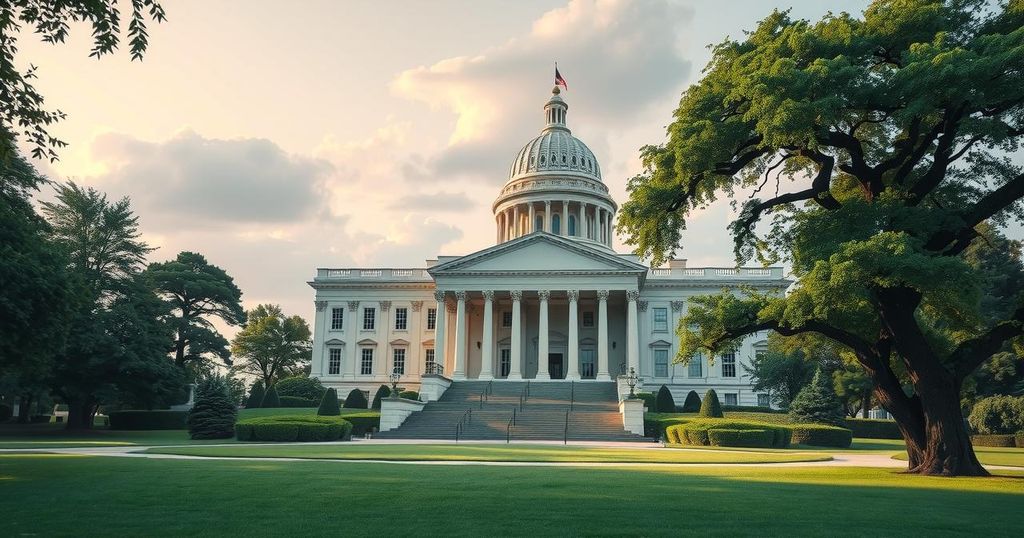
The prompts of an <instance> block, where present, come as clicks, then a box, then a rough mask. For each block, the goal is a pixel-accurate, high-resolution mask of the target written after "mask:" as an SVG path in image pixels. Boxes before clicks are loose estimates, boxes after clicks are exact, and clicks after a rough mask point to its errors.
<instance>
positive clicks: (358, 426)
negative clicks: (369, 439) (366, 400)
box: [342, 411, 380, 436]
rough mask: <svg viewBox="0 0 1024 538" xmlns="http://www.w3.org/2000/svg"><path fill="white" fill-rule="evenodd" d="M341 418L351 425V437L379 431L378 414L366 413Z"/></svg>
mask: <svg viewBox="0 0 1024 538" xmlns="http://www.w3.org/2000/svg"><path fill="white" fill-rule="evenodd" d="M342 418H344V419H345V420H347V421H349V422H351V423H352V435H358V436H363V435H366V434H367V433H372V432H375V431H378V430H380V413H375V412H373V411H366V412H365V413H352V414H350V415H345V416H344V417H342Z"/></svg>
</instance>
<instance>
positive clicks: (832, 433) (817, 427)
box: [789, 400, 853, 448]
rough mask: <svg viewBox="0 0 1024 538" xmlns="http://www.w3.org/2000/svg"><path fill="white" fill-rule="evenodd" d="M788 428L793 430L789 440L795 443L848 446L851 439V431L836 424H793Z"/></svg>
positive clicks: (837, 446)
mask: <svg viewBox="0 0 1024 538" xmlns="http://www.w3.org/2000/svg"><path fill="white" fill-rule="evenodd" d="M794 401H795V400H794ZM789 429H790V431H792V432H793V436H792V438H791V441H792V443H794V444H797V445H810V446H827V447H835V448H848V447H849V446H850V443H851V442H852V441H853V432H852V431H850V430H848V429H846V428H840V427H838V426H827V425H824V424H794V425H792V426H789Z"/></svg>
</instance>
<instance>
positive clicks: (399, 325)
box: [395, 308, 409, 331]
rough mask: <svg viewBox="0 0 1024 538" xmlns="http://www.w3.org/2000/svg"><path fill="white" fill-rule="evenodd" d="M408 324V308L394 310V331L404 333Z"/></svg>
mask: <svg viewBox="0 0 1024 538" xmlns="http://www.w3.org/2000/svg"><path fill="white" fill-rule="evenodd" d="M408 324H409V309H408V308H396V309H395V330H396V331H404V330H405V329H406V328H407V326H408Z"/></svg>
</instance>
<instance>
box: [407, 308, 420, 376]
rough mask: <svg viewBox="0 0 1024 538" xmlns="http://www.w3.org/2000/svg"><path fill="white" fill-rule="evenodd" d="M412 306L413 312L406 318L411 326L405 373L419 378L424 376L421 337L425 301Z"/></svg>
mask: <svg viewBox="0 0 1024 538" xmlns="http://www.w3.org/2000/svg"><path fill="white" fill-rule="evenodd" d="M410 306H411V307H412V312H411V313H410V314H409V317H408V318H406V323H408V324H409V349H407V350H406V351H405V353H406V356H405V373H406V374H409V375H413V376H418V375H422V374H423V351H422V348H423V346H421V345H420V342H422V341H423V338H422V337H421V335H420V325H421V321H420V316H422V314H421V312H422V310H423V301H412V302H411V303H410Z"/></svg>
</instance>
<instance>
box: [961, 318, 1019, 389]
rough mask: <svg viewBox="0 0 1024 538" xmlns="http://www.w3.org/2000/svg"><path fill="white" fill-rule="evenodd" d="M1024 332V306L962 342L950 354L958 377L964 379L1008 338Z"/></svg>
mask: <svg viewBox="0 0 1024 538" xmlns="http://www.w3.org/2000/svg"><path fill="white" fill-rule="evenodd" d="M1022 334H1024V306H1021V307H1019V308H1017V310H1016V311H1015V312H1014V313H1013V316H1012V317H1011V318H1010V319H1008V320H1006V321H1003V322H1000V323H997V324H996V325H995V326H994V327H992V328H991V329H989V330H988V332H986V333H984V334H981V335H979V336H977V337H975V338H971V339H970V340H966V341H964V342H961V343H960V345H959V346H957V348H956V349H955V350H953V353H952V354H951V355H950V358H952V359H953V360H954V361H955V366H954V368H955V373H956V376H957V379H961V380H962V379H964V378H966V377H967V376H968V375H970V373H971V372H973V371H974V369H975V368H977V367H978V366H980V365H981V363H983V362H985V361H986V360H988V358H989V357H991V356H992V355H994V354H995V353H996V352H998V351H999V349H1000V348H1002V347H1003V344H1005V343H1006V341H1007V340H1009V339H1011V338H1014V337H1017V336H1020V335H1022Z"/></svg>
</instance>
